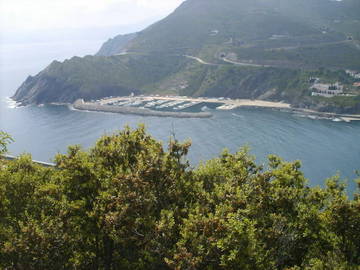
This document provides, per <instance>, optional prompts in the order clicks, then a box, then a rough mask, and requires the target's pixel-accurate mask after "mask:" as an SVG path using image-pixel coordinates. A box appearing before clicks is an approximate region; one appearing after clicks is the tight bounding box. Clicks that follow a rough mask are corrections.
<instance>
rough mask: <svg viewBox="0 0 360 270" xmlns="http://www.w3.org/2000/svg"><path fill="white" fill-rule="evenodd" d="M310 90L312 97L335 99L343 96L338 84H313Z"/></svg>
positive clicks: (342, 90) (342, 88)
mask: <svg viewBox="0 0 360 270" xmlns="http://www.w3.org/2000/svg"><path fill="white" fill-rule="evenodd" d="M311 90H312V93H311V96H313V97H315V96H321V97H335V96H340V95H343V94H344V87H343V86H342V85H341V84H340V83H339V82H337V83H335V84H325V83H315V84H313V86H312V87H311Z"/></svg>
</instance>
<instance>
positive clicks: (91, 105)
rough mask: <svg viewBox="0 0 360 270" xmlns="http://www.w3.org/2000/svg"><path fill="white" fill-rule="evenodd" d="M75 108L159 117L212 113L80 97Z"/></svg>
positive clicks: (204, 115) (200, 116) (197, 115)
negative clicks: (161, 109) (166, 110)
mask: <svg viewBox="0 0 360 270" xmlns="http://www.w3.org/2000/svg"><path fill="white" fill-rule="evenodd" d="M73 108H74V109H76V110H85V111H95V112H110V113H121V114H134V115H140V116H157V117H174V118H210V117H212V114H211V113H209V112H195V113H190V112H165V111H154V110H150V109H147V108H137V107H125V106H124V107H121V106H112V105H106V104H104V103H101V102H99V103H97V102H96V103H95V102H85V101H84V100H82V99H80V100H77V101H75V103H74V104H73Z"/></svg>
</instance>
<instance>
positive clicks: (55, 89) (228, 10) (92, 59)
mask: <svg viewBox="0 0 360 270" xmlns="http://www.w3.org/2000/svg"><path fill="white" fill-rule="evenodd" d="M359 14H360V6H359V1H358V0H344V1H330V0H317V1H314V0H302V1H297V0H241V1H240V0H221V1H220V0H188V1H184V2H183V3H182V4H181V5H180V7H179V8H177V9H176V10H175V12H174V13H172V14H171V15H169V16H168V17H167V18H165V19H163V20H161V21H159V22H157V23H155V24H153V25H152V26H150V27H148V28H146V29H144V30H143V31H140V32H139V33H136V34H130V35H125V36H117V37H115V38H114V39H112V40H109V41H108V42H106V43H105V44H104V46H103V47H102V48H101V50H100V51H99V53H98V55H97V56H86V57H84V58H79V57H75V58H72V59H70V60H67V61H65V62H64V63H59V62H54V63H53V64H51V65H50V66H49V67H48V68H46V69H45V70H44V71H42V72H41V73H39V74H38V75H37V76H36V77H31V78H29V79H28V80H27V81H26V82H25V83H24V84H23V85H22V86H21V87H20V88H19V89H18V91H17V93H16V94H15V96H14V99H15V100H17V101H19V102H22V103H24V104H30V103H37V104H41V103H49V102H74V101H75V100H76V99H78V98H84V99H97V98H102V97H106V96H123V95H129V94H130V93H132V92H134V93H142V94H146V93H156V94H180V95H193V96H200V95H202V96H212V97H214V96H215V97H219V96H224V97H231V98H257V99H268V100H276V101H287V102H289V103H291V104H292V105H294V106H297V105H301V106H303V107H309V108H313V109H316V108H320V109H321V110H322V109H328V110H330V112H331V111H333V112H334V111H336V112H341V110H342V109H343V108H342V107H341V104H344V102H337V103H336V104H337V105H339V106H337V105H336V106H328V104H327V103H328V102H327V101H326V100H320V99H311V98H310V97H309V96H310V95H309V91H308V86H309V85H308V84H307V81H308V78H304V74H308V73H312V72H313V73H314V72H317V70H319V69H321V68H322V69H326V70H328V73H331V72H334V71H335V70H346V69H354V70H359V71H360V64H359V63H360V50H359V48H360V42H359V38H358V37H359V30H358V29H359V27H357V26H358V25H359V22H360V16H359ZM123 51H125V52H127V53H128V54H127V55H122V56H119V55H117V54H119V53H120V52H123ZM99 55H105V56H106V57H105V56H101V57H100V56H99ZM185 55H191V56H196V57H200V58H201V59H203V60H205V61H207V62H209V63H215V64H216V65H204V64H199V63H197V62H196V61H195V60H190V59H188V58H186V57H185ZM224 58H225V59H224ZM226 58H228V59H232V60H235V61H238V62H245V63H255V64H258V65H260V66H261V65H265V66H267V68H265V69H264V68H249V67H244V66H238V65H234V64H230V63H229V62H225V61H224V60H226ZM194 62H196V63H194ZM336 78H337V76H335V77H332V78H330V79H331V80H335V79H336ZM319 100H320V101H319ZM347 100H349V101H350V102H346V104H351V103H355V106H352V107H351V108H346V109H345V108H344V111H346V112H349V111H351V112H352V113H360V108H359V107H358V106H357V103H356V102H353V101H357V99H356V98H348V99H347ZM318 101H319V102H320V103H319V102H318ZM330 103H333V102H332V101H331V102H330Z"/></svg>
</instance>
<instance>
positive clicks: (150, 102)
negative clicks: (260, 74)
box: [72, 95, 360, 122]
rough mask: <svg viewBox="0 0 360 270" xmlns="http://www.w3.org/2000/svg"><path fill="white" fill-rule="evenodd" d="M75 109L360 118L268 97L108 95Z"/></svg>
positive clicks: (161, 114) (181, 114)
mask: <svg viewBox="0 0 360 270" xmlns="http://www.w3.org/2000/svg"><path fill="white" fill-rule="evenodd" d="M72 106H73V108H74V109H77V110H86V111H98V112H111V113H121V114H133V115H141V116H156V117H175V118H210V117H212V113H211V112H210V111H211V110H219V111H230V110H235V109H237V108H241V107H258V108H270V109H276V110H280V111H286V112H290V113H295V114H301V115H304V116H306V117H309V118H314V119H329V120H333V121H337V122H342V121H344V122H350V121H359V120H360V115H350V114H336V113H327V112H317V111H313V110H308V109H302V108H293V107H291V105H290V104H288V103H284V102H273V101H265V100H250V99H230V98H222V97H220V98H206V97H198V98H196V97H186V96H158V95H155V96H143V95H141V96H133V95H132V96H125V97H108V98H103V99H99V100H92V101H84V100H77V101H76V102H75V103H74V104H73V105H72Z"/></svg>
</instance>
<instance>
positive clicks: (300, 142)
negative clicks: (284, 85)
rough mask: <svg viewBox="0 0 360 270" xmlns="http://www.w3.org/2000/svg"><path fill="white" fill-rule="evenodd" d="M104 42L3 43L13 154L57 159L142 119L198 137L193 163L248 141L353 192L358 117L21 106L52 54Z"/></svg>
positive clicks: (3, 115) (0, 125)
mask: <svg viewBox="0 0 360 270" xmlns="http://www.w3.org/2000/svg"><path fill="white" fill-rule="evenodd" d="M102 42H103V41H102V40H99V41H94V40H92V41H86V40H77V41H68V42H51V43H28V44H16V43H15V44H11V43H9V44H4V43H1V46H0V130H3V131H6V132H8V133H10V134H11V135H12V136H13V138H14V140H15V142H14V143H13V144H11V145H10V152H11V154H14V155H19V154H21V153H31V154H32V156H33V158H34V159H36V160H41V161H46V162H48V161H52V159H53V157H54V155H55V154H56V153H64V152H66V149H67V146H68V145H73V144H80V145H82V146H83V147H84V148H89V147H91V146H92V145H93V144H94V143H95V141H96V140H97V138H99V136H101V135H103V134H110V133H112V132H115V131H116V130H119V129H122V128H123V127H124V126H125V125H130V126H132V127H136V126H137V125H138V124H139V123H144V124H145V125H146V127H147V129H148V131H149V132H150V133H151V134H152V135H153V136H154V137H156V138H157V139H159V140H161V141H163V142H164V144H165V145H166V142H167V141H168V139H169V138H170V136H171V134H173V133H174V134H175V135H176V138H177V139H178V140H187V139H190V140H191V141H192V148H191V151H190V154H189V159H190V161H191V163H192V165H193V166H196V165H197V164H199V162H201V161H205V160H207V159H210V158H214V157H216V156H218V155H219V154H220V153H221V151H222V150H223V149H225V148H227V149H229V150H230V151H231V152H235V151H237V150H239V149H240V148H241V147H243V146H249V147H250V149H251V154H253V155H255V156H256V157H257V161H258V162H259V163H266V160H267V156H268V155H269V154H276V155H279V156H281V157H282V158H283V159H285V160H287V161H293V160H301V161H302V164H303V169H302V170H303V172H304V174H305V176H306V177H307V178H308V179H310V180H309V183H310V185H312V186H314V185H323V184H324V181H325V179H326V178H328V177H331V176H334V175H336V174H339V175H340V176H341V178H343V179H345V180H347V182H348V185H349V193H352V192H353V191H354V190H355V187H356V185H355V183H354V179H355V178H356V174H355V171H356V170H360V122H351V123H345V122H332V121H330V120H314V119H309V118H304V117H300V116H299V115H294V114H290V113H285V112H280V111H276V110H271V109H260V108H259V109H255V108H242V109H237V110H234V111H216V110H213V111H212V112H213V114H214V117H213V118H210V119H175V118H158V117H140V116H133V115H118V114H109V113H94V112H80V111H73V110H69V109H68V108H67V107H66V106H43V107H37V106H28V107H21V108H15V107H14V106H13V105H14V104H13V103H11V101H9V99H8V97H9V96H11V95H13V94H14V92H15V91H16V89H17V88H18V87H19V86H20V84H21V83H22V82H23V81H24V80H25V79H26V77H27V76H28V75H36V74H37V72H39V71H40V70H41V69H43V68H45V67H46V66H47V65H48V64H50V62H51V61H53V60H55V59H56V60H60V61H62V60H64V59H66V58H69V57H71V56H73V55H78V56H83V55H86V54H93V53H95V52H96V50H97V49H98V48H99V47H100V45H101V43H102Z"/></svg>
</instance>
